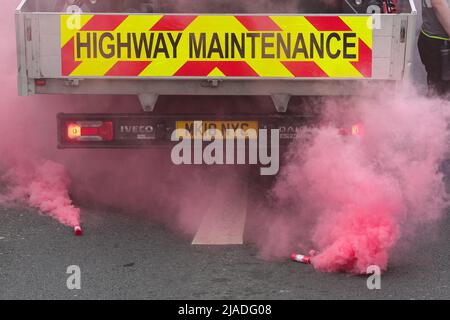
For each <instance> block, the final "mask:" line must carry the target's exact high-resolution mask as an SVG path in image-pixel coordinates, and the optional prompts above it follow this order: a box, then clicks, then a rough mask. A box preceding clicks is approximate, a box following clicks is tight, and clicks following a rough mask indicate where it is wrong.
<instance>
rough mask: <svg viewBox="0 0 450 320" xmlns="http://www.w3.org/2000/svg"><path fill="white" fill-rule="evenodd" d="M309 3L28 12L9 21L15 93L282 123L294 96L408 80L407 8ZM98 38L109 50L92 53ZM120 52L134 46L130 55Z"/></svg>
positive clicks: (60, 7) (411, 25) (101, 6)
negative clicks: (129, 97) (270, 116)
mask: <svg viewBox="0 0 450 320" xmlns="http://www.w3.org/2000/svg"><path fill="white" fill-rule="evenodd" d="M305 2H306V3H308V4H306V5H305V4H301V5H300V3H301V2H300V1H294V0H284V1H280V0H253V1H249V2H247V1H246V2H244V1H241V0H239V1H237V0H228V1H224V0H221V1H220V0H208V1H207V0H195V1H177V0H170V1H162V0H160V1H155V0H153V1H144V0H130V1H121V2H118V1H110V0H103V1H101V0H98V1H97V3H96V4H95V5H81V6H80V7H81V9H82V12H77V13H76V14H69V13H68V12H66V10H67V8H68V6H67V5H65V2H64V1H60V0H45V1H39V0H23V1H22V3H21V4H20V6H19V7H18V8H17V11H16V29H17V52H18V74H19V81H18V84H19V93H20V94H21V95H32V94H136V95H139V96H140V97H141V102H142V103H143V105H148V107H150V109H151V105H154V103H155V102H156V99H157V97H158V95H271V96H272V97H273V98H274V101H275V104H276V105H278V107H280V108H278V107H277V109H279V111H283V105H284V104H285V101H286V99H287V100H288V99H289V97H290V96H304V95H348V94H352V93H355V94H356V93H357V92H358V91H359V89H358V88H359V87H360V86H362V85H365V84H367V83H368V82H377V81H391V82H399V81H402V80H404V79H407V78H408V76H409V73H410V67H411V61H412V59H411V57H412V50H413V48H414V45H415V23H416V16H417V12H416V9H415V7H414V2H413V1H412V0H408V1H407V0H403V1H402V0H400V1H399V2H398V11H397V13H394V14H376V15H373V16H371V15H368V14H366V13H365V12H361V13H360V12H355V11H356V10H354V8H349V7H348V6H346V2H344V1H342V2H340V3H339V4H338V5H335V6H327V5H324V2H321V1H315V2H312V1H305ZM244 3H245V5H244ZM247 3H251V5H249V4H247ZM72 9H73V8H72ZM74 19H75V20H74ZM77 19H78V20H77ZM364 19H366V20H364ZM369 19H370V20H369ZM365 21H370V23H369V24H367V23H365ZM74 23H75V24H74ZM71 24H72V25H71ZM366 25H367V26H366ZM73 26H75V27H74V28H73ZM243 27H244V28H243ZM121 36H122V40H121V38H120V37H121ZM125 37H127V39H128V40H127V41H128V42H123V39H124V38H125ZM128 37H129V38H128ZM178 37H179V38H178ZM203 37H204V38H203ZM104 38H107V40H108V41H110V42H100V41H98V39H104ZM255 39H256V40H255ZM177 40H179V45H178V47H177V45H173V46H172V47H170V46H169V45H167V47H158V45H157V44H156V45H155V47H152V48H153V49H155V48H157V49H159V51H158V50H154V51H150V50H149V51H148V52H147V55H146V56H144V55H143V53H142V52H143V50H142V47H141V50H140V51H136V49H137V48H139V43H140V44H141V45H143V47H144V48H150V47H149V46H146V45H148V43H153V42H151V41H155V42H156V43H158V41H159V42H161V43H162V42H167V43H169V44H170V43H172V44H174V43H176V41H177ZM116 41H117V42H116ZM121 41H122V42H121ZM142 41H144V42H142ZM169 41H170V42H169ZM251 41H253V42H251ZM302 41H303V42H304V44H303V46H302ZM346 41H347V42H346ZM74 43H75V45H74ZM105 43H109V46H108V45H106V44H105ZM113 43H114V44H117V48H115V49H116V51H115V53H113V52H112V56H111V57H110V56H109V55H108V54H107V52H106V51H107V50H106V49H111V50H112V49H114V48H113V47H111V46H113ZM120 43H125V44H129V46H131V45H132V44H133V43H134V47H133V48H134V51H129V50H130V49H128V51H121V50H127V48H125V49H123V48H121V47H120ZM341 43H343V47H340V45H341ZM230 45H232V46H234V47H233V48H234V49H229V46H230ZM74 46H75V48H74ZM99 46H100V49H99V48H98V47H99ZM243 47H245V48H244V49H243ZM92 48H93V49H92ZM224 48H228V51H227V50H226V49H224ZM250 48H251V49H250ZM307 49H308V50H309V49H310V50H311V51H307ZM164 50H165V51H166V52H165V51H164ZM314 50H315V51H314ZM172 51H173V53H172ZM203 51H204V52H203ZM124 52H125V53H124ZM127 52H128V54H127ZM130 52H132V53H130ZM255 52H256V53H255ZM121 53H122V55H121ZM337 53H339V55H336V54H337ZM258 55H259V56H258ZM335 57H337V58H335ZM333 59H335V60H333Z"/></svg>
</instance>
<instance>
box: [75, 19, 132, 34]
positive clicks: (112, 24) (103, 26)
mask: <svg viewBox="0 0 450 320" xmlns="http://www.w3.org/2000/svg"><path fill="white" fill-rule="evenodd" d="M127 17H128V16H127V15H97V16H93V17H92V18H91V19H90V20H89V21H88V22H87V23H86V24H85V25H84V26H83V28H81V31H113V30H116V28H117V27H118V26H120V24H121V23H122V22H123V21H124V20H125V19H126V18H127Z"/></svg>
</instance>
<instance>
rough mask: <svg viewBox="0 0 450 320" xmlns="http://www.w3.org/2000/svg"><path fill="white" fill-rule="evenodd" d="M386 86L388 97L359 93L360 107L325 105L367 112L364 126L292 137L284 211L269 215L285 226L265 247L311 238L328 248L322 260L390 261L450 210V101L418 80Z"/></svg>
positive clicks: (321, 266) (352, 267) (361, 269)
mask: <svg viewBox="0 0 450 320" xmlns="http://www.w3.org/2000/svg"><path fill="white" fill-rule="evenodd" d="M371 90H373V89H372V88H371ZM376 91H378V92H384V94H383V97H379V98H375V99H372V98H358V99H355V100H354V101H352V102H351V103H350V104H352V103H353V105H354V106H356V107H357V108H355V110H354V111H343V110H345V109H344V105H348V104H349V103H348V102H345V103H344V102H342V103H336V102H327V103H328V105H326V106H325V107H327V108H326V109H328V111H330V112H329V113H331V114H332V117H333V118H334V119H335V118H337V117H336V114H334V111H335V107H340V108H341V111H340V112H339V118H341V119H342V118H343V119H355V118H359V119H361V120H362V122H363V123H364V134H363V135H362V136H360V137H348V136H342V135H341V134H340V133H339V130H338V129H337V128H333V127H329V128H325V129H313V130H306V131H305V132H303V134H302V135H301V137H304V136H305V135H306V133H308V134H310V135H312V139H309V140H307V141H305V140H304V139H300V138H299V139H298V141H297V142H296V143H295V144H294V145H293V146H291V149H290V154H289V157H288V160H287V164H286V166H285V167H284V169H283V172H282V174H281V175H280V177H279V178H278V181H277V183H276V185H275V187H274V189H273V197H274V199H275V201H276V203H277V204H276V206H275V209H274V211H276V212H277V215H276V216H275V217H273V214H272V215H271V217H272V218H269V219H268V221H270V222H269V223H268V225H269V230H271V229H273V228H274V227H273V226H275V228H274V231H273V232H269V233H268V234H269V236H268V237H263V238H262V240H261V239H260V245H261V247H262V248H263V250H262V253H263V255H266V256H268V255H271V254H270V253H271V252H282V253H283V254H287V252H288V250H289V249H291V250H294V249H295V245H296V244H298V243H301V244H302V247H303V249H306V248H307V246H310V247H313V248H315V249H317V250H318V251H319V254H318V255H317V256H315V257H314V258H313V259H312V263H313V265H314V267H315V268H316V269H318V270H322V271H328V272H331V271H346V272H351V273H366V270H367V267H368V266H370V265H378V266H379V267H380V268H381V269H383V270H386V268H387V265H388V261H389V256H390V253H391V251H392V249H393V248H394V247H395V246H396V244H398V242H399V240H400V239H401V238H402V237H403V236H404V235H406V234H410V233H414V232H415V230H416V229H417V228H418V227H419V226H420V225H421V224H423V223H433V222H435V221H437V220H438V219H439V218H440V217H442V216H443V215H444V214H445V206H446V205H447V204H448V202H447V200H448V198H447V197H448V196H447V194H446V192H445V185H444V182H443V177H442V174H441V173H440V171H439V165H440V163H441V162H442V161H443V160H444V159H445V156H446V153H447V152H448V150H449V132H448V129H447V126H448V116H449V112H448V110H449V109H448V108H449V104H448V102H443V101H439V100H437V99H426V98H424V97H420V96H419V95H417V94H415V93H414V90H411V89H410V91H409V92H408V93H407V94H406V93H398V92H397V93H396V92H392V91H389V90H388V89H386V88H382V90H380V88H378V90H376ZM386 96H387V97H389V101H388V102H386V100H384V99H385V98H386ZM327 103H326V104H327ZM446 108H447V109H446ZM280 216H281V217H280ZM273 220H274V221H275V223H273V222H274V221H273ZM279 234H283V235H284V236H283V237H282V238H280V237H279V236H278V235H279ZM280 240H281V241H280ZM295 241H297V243H295Z"/></svg>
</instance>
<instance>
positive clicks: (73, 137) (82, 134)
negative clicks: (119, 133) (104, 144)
mask: <svg viewBox="0 0 450 320" xmlns="http://www.w3.org/2000/svg"><path fill="white" fill-rule="evenodd" d="M113 139H114V126H113V123H112V121H74V122H66V140H67V141H71V142H73V141H112V140H113Z"/></svg>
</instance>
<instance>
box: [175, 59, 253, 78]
mask: <svg viewBox="0 0 450 320" xmlns="http://www.w3.org/2000/svg"><path fill="white" fill-rule="evenodd" d="M214 68H218V69H219V70H220V71H222V72H223V74H224V75H225V76H227V77H258V74H257V73H256V72H255V70H253V69H252V67H250V66H249V65H248V63H247V62H245V61H188V62H186V63H185V64H184V65H183V66H182V67H181V68H180V69H179V70H178V71H177V72H176V73H175V76H176V77H206V76H208V75H209V74H210V73H211V71H213V70H214Z"/></svg>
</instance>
